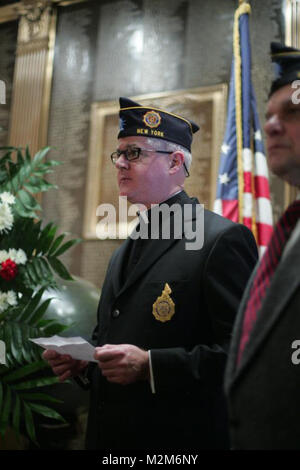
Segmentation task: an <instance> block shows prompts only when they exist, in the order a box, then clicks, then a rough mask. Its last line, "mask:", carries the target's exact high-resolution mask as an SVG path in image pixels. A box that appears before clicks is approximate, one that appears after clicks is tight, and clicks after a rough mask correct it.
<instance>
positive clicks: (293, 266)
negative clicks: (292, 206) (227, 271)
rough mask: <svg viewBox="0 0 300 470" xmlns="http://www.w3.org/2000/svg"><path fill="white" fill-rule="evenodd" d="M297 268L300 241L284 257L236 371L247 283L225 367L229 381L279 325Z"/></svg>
mask: <svg viewBox="0 0 300 470" xmlns="http://www.w3.org/2000/svg"><path fill="white" fill-rule="evenodd" d="M299 265H300V238H299V239H298V240H297V241H296V242H295V244H294V247H293V248H292V249H290V250H289V252H288V254H287V256H286V257H285V258H284V259H283V260H282V262H281V263H280V264H279V265H278V268H277V269H276V272H275V274H274V277H273V279H272V282H271V286H270V288H269V289H268V290H267V293H266V297H265V299H264V301H263V304H262V308H261V310H260V312H259V314H258V318H257V320H256V322H255V325H254V327H253V330H252V332H251V335H250V340H249V342H248V344H247V345H246V347H245V350H244V353H243V356H242V358H241V363H240V365H239V367H238V369H236V358H237V353H238V348H239V343H240V337H241V332H242V323H243V318H244V313H245V307H246V302H247V300H248V297H249V293H250V288H251V285H252V282H251V285H250V283H249V285H248V288H247V294H245V297H244V299H243V305H241V309H240V312H239V317H238V320H237V323H236V325H235V331H234V343H233V344H232V349H231V358H230V364H228V377H229V378H230V377H231V379H232V380H235V379H237V378H238V377H239V376H240V375H242V374H243V372H244V370H245V369H246V368H247V366H248V365H249V363H251V361H252V360H253V358H254V357H255V354H256V352H257V351H258V349H259V348H260V347H261V346H262V344H263V342H264V340H265V338H266V337H267V336H268V335H269V333H270V331H271V330H272V328H273V327H274V325H275V323H276V322H277V321H278V319H279V317H280V315H281V314H282V312H283V310H284V308H285V306H286V304H287V302H288V301H289V299H290V298H291V296H292V295H293V293H294V291H295V290H296V288H297V287H298V286H299ZM256 269H257V268H256ZM255 271H256V270H255ZM253 278H254V274H253V276H252V277H251V281H253Z"/></svg>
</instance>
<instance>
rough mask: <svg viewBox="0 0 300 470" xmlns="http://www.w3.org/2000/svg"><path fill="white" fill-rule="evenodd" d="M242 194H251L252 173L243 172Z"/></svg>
mask: <svg viewBox="0 0 300 470" xmlns="http://www.w3.org/2000/svg"><path fill="white" fill-rule="evenodd" d="M244 193H252V173H251V172H250V171H244Z"/></svg>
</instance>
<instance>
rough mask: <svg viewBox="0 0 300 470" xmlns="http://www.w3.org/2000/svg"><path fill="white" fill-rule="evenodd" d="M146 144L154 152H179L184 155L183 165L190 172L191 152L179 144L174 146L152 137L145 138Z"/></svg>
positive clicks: (166, 141)
mask: <svg viewBox="0 0 300 470" xmlns="http://www.w3.org/2000/svg"><path fill="white" fill-rule="evenodd" d="M145 139H146V142H147V144H149V145H151V146H152V147H153V148H154V149H156V150H164V151H166V152H176V151H178V150H179V151H180V152H182V153H183V155H184V163H185V166H186V167H187V170H188V171H189V170H190V167H191V164H192V154H191V152H190V151H189V150H188V149H186V148H185V147H183V146H182V145H179V144H174V142H170V141H168V140H162V139H155V138H154V137H145Z"/></svg>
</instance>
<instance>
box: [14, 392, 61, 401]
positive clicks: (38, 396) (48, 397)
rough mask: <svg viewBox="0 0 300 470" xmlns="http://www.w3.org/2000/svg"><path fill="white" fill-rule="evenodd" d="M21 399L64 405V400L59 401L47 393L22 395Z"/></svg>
mask: <svg viewBox="0 0 300 470" xmlns="http://www.w3.org/2000/svg"><path fill="white" fill-rule="evenodd" d="M20 397H21V398H22V399H23V400H25V401H28V400H34V401H49V402H51V403H63V400H59V399H58V398H54V397H52V396H51V395H48V394H47V393H35V392H33V393H26V392H25V393H20Z"/></svg>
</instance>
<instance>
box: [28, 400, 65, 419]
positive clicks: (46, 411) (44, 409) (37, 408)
mask: <svg viewBox="0 0 300 470" xmlns="http://www.w3.org/2000/svg"><path fill="white" fill-rule="evenodd" d="M28 406H29V407H30V408H31V409H32V410H33V411H34V412H35V413H38V414H40V415H43V416H46V417H47V418H52V419H56V420H58V421H62V422H63V423H65V422H66V420H65V419H64V418H63V417H62V416H61V415H60V414H59V413H57V412H56V411H55V410H52V409H51V408H49V407H48V406H45V405H39V404H37V403H28Z"/></svg>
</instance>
